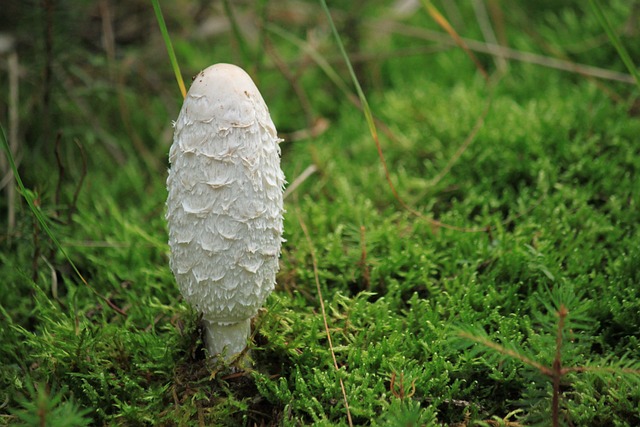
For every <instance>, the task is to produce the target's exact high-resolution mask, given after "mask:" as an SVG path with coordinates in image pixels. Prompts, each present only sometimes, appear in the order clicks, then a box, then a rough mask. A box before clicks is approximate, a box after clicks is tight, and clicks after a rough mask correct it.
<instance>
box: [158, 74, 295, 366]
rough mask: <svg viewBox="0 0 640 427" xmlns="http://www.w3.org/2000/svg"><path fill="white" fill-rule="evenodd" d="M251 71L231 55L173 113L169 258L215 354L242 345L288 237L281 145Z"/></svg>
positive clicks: (200, 77) (200, 80)
mask: <svg viewBox="0 0 640 427" xmlns="http://www.w3.org/2000/svg"><path fill="white" fill-rule="evenodd" d="M280 141H281V140H280V139H279V138H278V136H277V133H276V128H275V126H274V124H273V121H272V120H271V117H270V115H269V110H268V108H267V106H266V104H265V102H264V100H263V99H262V96H261V95H260V92H259V91H258V88H257V87H256V86H255V84H254V83H253V81H252V80H251V77H249V75H248V74H247V73H246V72H245V71H243V70H242V69H241V68H239V67H237V66H235V65H230V64H216V65H212V66H210V67H209V68H207V69H205V70H204V71H202V72H200V73H199V74H198V75H197V76H196V77H195V78H194V80H193V83H192V85H191V88H190V89H189V92H188V93H187V96H186V98H185V100H184V104H183V105H182V109H181V111H180V115H179V116H178V119H177V121H176V122H175V131H174V137H173V144H172V146H171V149H170V152H169V162H170V163H171V167H170V170H169V176H168V178H167V189H168V193H169V194H168V198H167V211H166V219H167V223H168V229H169V247H170V250H171V253H170V267H171V270H172V271H173V274H174V276H175V278H176V282H177V284H178V287H179V288H180V292H181V293H182V295H183V297H184V299H185V300H186V301H187V302H189V303H190V304H192V305H193V306H194V307H195V308H196V309H197V310H198V311H199V312H201V313H202V317H203V322H204V329H205V331H206V335H205V341H206V346H207V349H208V351H209V354H210V355H211V356H214V355H219V354H223V355H224V356H225V358H226V360H227V361H229V360H231V359H232V358H233V357H234V356H235V355H237V354H238V353H240V352H242V351H243V350H244V349H245V347H246V345H247V339H248V337H249V335H250V332H251V318H252V317H253V316H255V315H256V313H257V311H258V309H259V308H260V307H262V305H263V303H264V301H265V300H266V298H267V296H268V295H269V294H270V293H271V291H272V290H273V288H274V285H275V276H276V272H277V271H278V258H279V256H280V247H281V244H282V241H283V240H282V229H283V225H282V221H283V213H284V210H283V202H282V194H283V186H284V183H285V178H284V174H283V172H282V170H281V169H280V147H279V145H278V143H279V142H280Z"/></svg>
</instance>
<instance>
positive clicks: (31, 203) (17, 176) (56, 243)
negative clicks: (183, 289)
mask: <svg viewBox="0 0 640 427" xmlns="http://www.w3.org/2000/svg"><path fill="white" fill-rule="evenodd" d="M0 136H1V137H2V138H1V139H2V149H3V150H4V152H5V155H6V156H7V160H8V162H9V167H10V168H11V171H12V172H13V176H14V179H15V180H16V184H18V190H20V194H22V197H24V199H25V201H26V202H27V205H29V209H30V210H31V212H32V213H33V216H35V217H36V219H37V220H38V223H39V224H40V227H42V229H43V230H44V232H45V233H46V234H47V236H49V238H50V239H51V241H52V242H53V244H54V246H55V247H56V248H57V249H58V250H59V251H60V253H61V254H62V255H63V256H64V258H65V259H66V260H67V262H68V263H69V265H70V266H71V268H72V269H73V271H74V273H76V275H77V276H78V278H79V279H80V280H81V281H82V283H84V284H85V285H86V286H87V287H88V288H89V289H90V290H91V292H93V293H94V294H95V295H97V296H98V297H99V298H100V299H102V300H103V301H104V302H106V303H107V304H108V305H109V306H110V307H111V308H113V309H114V310H115V311H117V312H118V313H120V314H125V313H124V312H123V311H122V310H121V309H120V308H118V307H116V306H115V305H114V304H113V303H112V302H111V301H109V300H108V299H107V298H106V297H104V296H103V295H100V294H99V293H98V292H97V291H96V290H95V289H93V287H91V285H89V282H87V279H85V278H84V276H83V275H82V273H80V270H78V267H76V265H75V263H74V262H73V261H72V260H71V258H70V257H69V254H67V251H65V250H64V248H63V247H62V245H61V244H60V241H59V240H58V238H57V237H56V236H55V234H53V232H52V231H51V228H49V224H47V220H46V218H45V217H44V215H43V214H42V211H41V210H40V208H38V207H37V206H36V204H35V203H34V201H33V198H32V197H31V194H30V193H29V191H27V189H26V187H25V186H24V183H23V182H22V178H21V177H20V174H19V173H18V167H17V166H16V162H15V160H14V158H13V154H12V153H11V148H10V147H9V141H8V140H7V136H6V134H5V132H4V126H2V125H0Z"/></svg>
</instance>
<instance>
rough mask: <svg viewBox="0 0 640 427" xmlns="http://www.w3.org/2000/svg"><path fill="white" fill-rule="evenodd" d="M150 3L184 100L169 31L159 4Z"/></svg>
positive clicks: (181, 81) (180, 77)
mask: <svg viewBox="0 0 640 427" xmlns="http://www.w3.org/2000/svg"><path fill="white" fill-rule="evenodd" d="M151 3H152V4H153V10H154V12H155V13H156V20H157V21H158V26H159V27H160V32H161V33H162V38H163V39H164V44H165V46H166V47H167V53H168V54H169V61H171V68H173V73H174V74H175V75H176V81H177V82H178V87H180V92H181V93H182V97H183V98H186V97H187V89H186V87H185V85H184V80H183V79H182V73H181V72H180V66H179V65H178V60H177V59H176V53H175V51H174V50H173V44H172V43H171V37H170V36H169V30H167V24H166V23H165V22H164V16H163V15H162V9H160V3H158V0H151Z"/></svg>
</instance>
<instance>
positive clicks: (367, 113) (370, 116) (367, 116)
mask: <svg viewBox="0 0 640 427" xmlns="http://www.w3.org/2000/svg"><path fill="white" fill-rule="evenodd" d="M320 3H321V4H322V8H323V9H324V12H325V14H326V15H327V19H328V20H329V25H330V26H331V32H332V33H333V35H334V37H335V39H336V43H337V44H338V48H339V49H340V54H341V55H342V57H343V58H344V62H345V64H346V65H347V68H348V69H349V75H350V76H351V80H352V81H353V85H354V86H355V88H356V93H357V94H358V98H360V102H361V103H362V110H363V111H364V116H365V119H366V120H367V125H368V126H369V132H371V135H372V136H373V138H374V139H375V140H376V141H377V140H378V130H377V129H376V125H375V122H374V120H373V114H372V113H371V108H369V103H368V102H367V98H366V97H365V96H364V92H363V91H362V87H361V86H360V82H359V81H358V77H356V73H355V71H354V70H353V66H352V65H351V61H350V60H349V55H347V51H346V50H345V48H344V45H343V44H342V39H340V34H338V29H337V28H336V25H335V23H334V22H333V18H331V12H330V11H329V7H328V6H327V2H326V1H325V0H320Z"/></svg>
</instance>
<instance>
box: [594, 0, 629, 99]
mask: <svg viewBox="0 0 640 427" xmlns="http://www.w3.org/2000/svg"><path fill="white" fill-rule="evenodd" d="M589 3H590V4H591V8H592V9H593V11H594V12H595V14H596V16H597V17H598V20H599V21H600V25H602V28H604V31H605V32H606V33H607V36H608V37H609V41H611V44H613V46H614V47H615V48H616V50H617V51H618V55H619V56H620V59H622V62H624V65H625V66H626V67H627V69H628V70H629V73H631V75H632V76H633V78H634V79H635V81H636V85H637V86H638V87H639V88H640V72H638V69H637V68H636V66H635V64H634V63H633V60H632V59H631V56H630V55H629V52H628V51H627V49H625V47H624V45H623V44H622V41H620V37H618V35H617V34H616V32H615V31H614V29H613V27H612V26H611V23H610V22H609V20H608V19H607V15H606V14H605V13H604V10H602V6H600V2H599V1H598V0H589Z"/></svg>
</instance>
